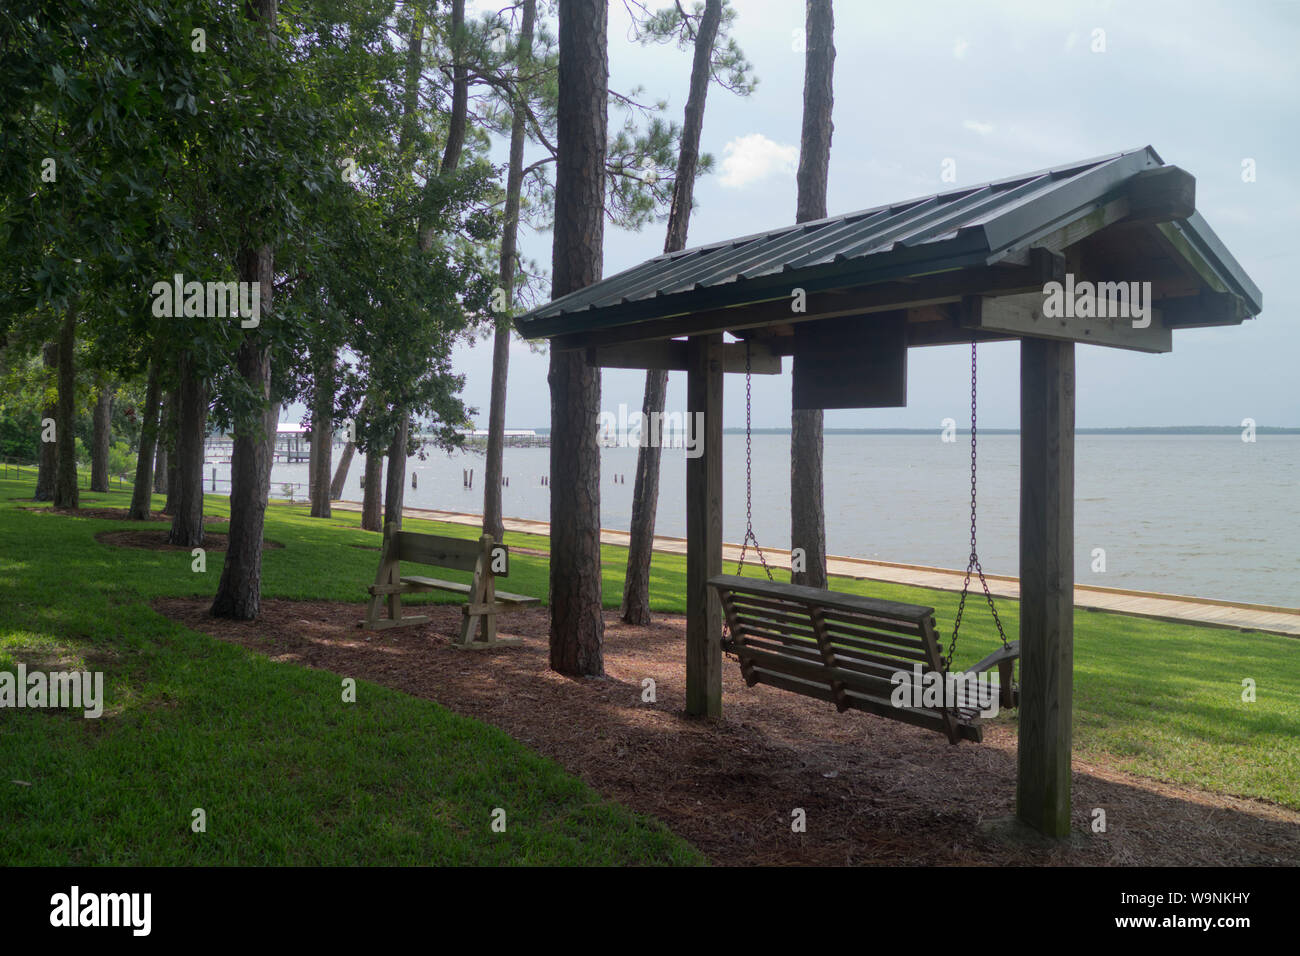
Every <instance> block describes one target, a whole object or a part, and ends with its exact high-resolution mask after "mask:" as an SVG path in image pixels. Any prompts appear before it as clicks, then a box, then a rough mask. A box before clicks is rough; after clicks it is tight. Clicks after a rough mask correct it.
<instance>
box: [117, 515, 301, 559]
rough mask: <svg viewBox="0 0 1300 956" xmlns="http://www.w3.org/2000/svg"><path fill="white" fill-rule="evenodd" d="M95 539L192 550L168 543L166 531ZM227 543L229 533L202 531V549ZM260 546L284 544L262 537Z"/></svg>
mask: <svg viewBox="0 0 1300 956" xmlns="http://www.w3.org/2000/svg"><path fill="white" fill-rule="evenodd" d="M204 520H205V521H206V520H207V519H204ZM95 540H96V541H98V542H99V543H100V544H111V545H113V546H114V547H117V548H139V549H141V550H143V551H192V550H194V549H193V547H192V546H190V545H188V544H184V545H182V544H170V543H168V541H167V532H165V531H101V532H100V533H99V534H97V535H95ZM229 543H230V537H229V535H224V534H218V533H217V532H215V531H205V532H203V544H202V548H203V550H204V551H225V550H226V547H227V545H228V544H229ZM262 547H263V548H268V549H270V550H272V551H274V550H277V549H279V548H283V547H284V545H283V544H281V543H280V542H279V541H270V540H266V539H263V541H262Z"/></svg>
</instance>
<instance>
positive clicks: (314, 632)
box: [154, 599, 1300, 865]
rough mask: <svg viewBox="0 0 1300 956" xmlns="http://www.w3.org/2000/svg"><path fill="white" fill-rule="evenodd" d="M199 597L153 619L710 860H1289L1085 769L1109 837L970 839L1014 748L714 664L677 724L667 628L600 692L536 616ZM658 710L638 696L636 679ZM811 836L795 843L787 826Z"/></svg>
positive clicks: (637, 633)
mask: <svg viewBox="0 0 1300 956" xmlns="http://www.w3.org/2000/svg"><path fill="white" fill-rule="evenodd" d="M209 604H210V601H208V600H206V599H167V600H160V601H157V602H155V604H154V607H155V608H156V609H157V610H158V611H159V612H160V613H162V614H165V615H167V616H168V617H171V618H173V619H175V620H177V621H180V622H181V623H184V624H185V625H187V626H188V627H191V628H193V629H195V630H198V631H202V632H204V633H207V634H210V635H212V636H214V637H217V638H220V639H222V640H226V641H231V642H233V643H237V644H240V645H243V646H244V647H247V648H250V649H252V650H255V651H257V652H259V653H262V654H268V655H270V656H271V657H272V658H274V659H276V660H282V661H290V662H293V663H297V664H304V665H307V666H309V667H316V668H322V669H326V670H330V671H333V672H335V673H337V674H340V675H343V676H350V677H359V678H364V679H366V680H370V681H374V682H375V683H378V684H383V685H386V686H388V687H392V688H395V689H397V690H401V691H404V692H406V693H409V694H413V695H415V696H419V697H425V698H428V699H430V700H435V701H437V702H439V703H440V704H443V705H444V706H446V707H448V708H450V709H451V710H453V711H456V712H457V713H460V714H464V715H466V716H469V717H473V718H476V719H479V720H482V721H485V722H487V723H490V724H494V725H496V726H497V727H500V728H501V729H503V730H504V731H506V732H507V733H508V734H510V735H511V736H512V737H514V738H515V739H517V740H519V741H521V742H522V743H524V744H526V745H528V746H529V747H532V748H533V749H534V750H537V751H539V752H540V753H543V754H545V755H547V756H548V757H551V758H552V759H554V760H556V761H557V762H559V763H560V764H562V765H563V766H564V767H565V768H566V769H567V770H568V771H569V772H571V773H573V774H575V775H577V776H579V777H581V778H582V779H583V780H585V781H586V782H587V783H588V784H590V785H591V786H592V787H594V788H595V789H596V790H598V791H599V792H601V793H603V794H605V795H606V796H608V797H610V798H611V799H614V800H617V801H618V802H619V803H622V804H624V805H625V806H628V807H630V808H632V809H634V810H636V811H638V812H641V813H645V814H649V815H652V816H655V817H658V818H659V819H661V820H663V821H664V822H665V823H666V824H667V825H668V826H669V827H671V828H672V829H673V830H674V831H676V832H677V833H679V834H680V835H682V836H683V837H685V838H686V839H688V840H690V841H691V842H692V843H694V844H695V845H696V846H698V847H699V848H700V849H701V850H702V851H704V852H705V853H706V854H708V856H709V857H710V858H711V859H713V860H714V861H715V862H717V863H720V864H868V863H916V864H1012V863H1037V864H1044V863H1046V864H1098V865H1107V864H1145V865H1205V864H1254V865H1260V864H1264V865H1268V864H1274V865H1276V864H1290V865H1295V864H1297V863H1300V814H1297V813H1293V812H1291V811H1288V810H1284V809H1281V808H1279V807H1276V806H1273V805H1271V804H1266V803H1262V802H1258V801H1251V800H1242V799H1236V798H1232V797H1223V796H1219V795H1216V794H1209V793H1204V792H1201V791H1197V790H1193V789H1190V788H1186V787H1176V786H1169V785H1164V784H1159V783H1155V782H1152V781H1149V780H1144V779H1142V778H1138V777H1134V776H1131V775H1128V774H1123V773H1118V772H1113V771H1108V770H1106V769H1104V768H1099V767H1093V766H1089V765H1087V764H1081V763H1079V762H1078V761H1076V764H1075V774H1074V808H1075V809H1074V816H1075V827H1076V829H1077V830H1079V831H1080V832H1081V833H1087V832H1088V824H1089V823H1090V821H1091V819H1092V816H1091V811H1092V809H1093V808H1096V807H1101V808H1104V809H1105V810H1106V815H1107V822H1108V832H1106V833H1104V834H1091V835H1089V836H1087V837H1081V838H1080V840H1079V841H1076V844H1077V845H1075V846H1061V847H1054V848H1051V849H1044V848H1037V847H1027V846H1024V845H1020V844H1015V843H1008V842H1006V841H1004V840H1001V839H994V838H992V837H989V836H986V835H983V834H982V833H981V829H980V825H981V823H982V822H984V821H989V820H992V819H995V818H1000V817H1007V816H1009V815H1010V814H1011V812H1012V809H1013V803H1014V798H1015V771H1016V752H1015V734H1014V731H1013V729H1011V728H1010V727H1009V726H1006V725H998V724H994V725H993V726H991V727H990V728H988V732H987V734H986V743H984V744H982V745H971V744H962V745H960V746H958V747H953V746H951V745H949V744H948V742H947V740H946V739H944V738H942V737H940V736H938V735H935V734H930V733H927V732H925V731H921V730H918V729H916V728H912V727H908V726H905V725H903V724H898V723H895V722H893V721H888V720H883V719H880V718H878V717H872V716H869V715H866V714H859V713H852V712H850V713H846V714H837V713H836V712H835V710H834V708H833V707H830V706H829V705H827V704H824V703H822V702H820V701H815V700H809V699H806V698H801V697H797V696H795V695H793V694H788V693H785V692H782V691H779V690H774V689H772V688H767V687H755V688H749V687H746V686H745V684H744V681H743V680H741V678H740V675H739V672H738V668H737V667H735V665H734V664H733V663H732V662H731V661H727V662H725V665H726V666H725V667H724V672H723V673H724V677H723V700H724V713H725V716H724V717H723V718H722V719H721V720H717V721H700V720H690V719H687V718H686V717H685V716H684V715H683V708H684V706H685V701H684V680H685V665H684V663H683V662H684V653H685V652H684V647H685V631H684V623H683V619H682V618H680V617H668V616H663V617H660V618H657V620H658V621H660V622H661V623H656V624H653V625H651V626H650V627H645V628H638V627H629V626H627V625H624V624H622V623H620V622H619V621H618V618H617V615H615V614H613V613H607V615H606V625H605V628H606V629H605V641H606V644H605V669H606V676H605V677H604V678H581V679H571V678H566V677H561V676H560V675H558V674H555V673H553V672H552V671H550V670H549V668H548V665H547V629H548V623H547V612H546V610H545V609H536V610H532V611H528V612H525V613H520V614H516V615H511V616H510V617H507V618H503V619H502V625H503V626H502V629H501V630H502V633H503V634H510V635H515V636H520V637H523V638H524V644H523V646H520V647H513V648H505V649H501V650H498V651H491V652H481V651H480V652H472V651H458V650H456V649H454V648H452V647H451V646H450V645H449V643H448V637H449V636H450V635H452V634H453V633H455V631H456V630H457V628H458V625H459V620H460V611H459V608H457V607H448V606H443V607H436V608H433V609H432V611H431V613H432V614H433V615H434V620H433V622H432V623H430V624H428V625H425V626H422V627H412V628H401V629H396V630H388V631H362V630H359V629H358V628H357V627H356V626H355V625H356V622H357V620H358V619H359V618H360V617H361V614H362V607H361V605H359V604H336V603H328V602H292V601H267V602H264V603H263V605H262V618H261V619H260V620H259V621H257V622H254V623H235V622H229V621H217V620H214V619H212V618H210V617H208V616H207V610H208V605H209ZM646 678H651V679H653V680H654V681H655V689H656V696H657V700H656V702H655V703H643V702H642V682H643V681H644V680H645V679H646ZM796 808H801V809H803V810H804V811H805V812H806V814H807V832H806V833H802V834H796V833H792V832H791V813H792V811H793V810H795V809H796Z"/></svg>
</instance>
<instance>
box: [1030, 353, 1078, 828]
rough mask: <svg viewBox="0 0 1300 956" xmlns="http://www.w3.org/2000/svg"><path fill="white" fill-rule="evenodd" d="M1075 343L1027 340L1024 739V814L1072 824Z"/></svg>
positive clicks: (1040, 823) (1049, 824) (1043, 824)
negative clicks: (1071, 739) (1071, 733)
mask: <svg viewBox="0 0 1300 956" xmlns="http://www.w3.org/2000/svg"><path fill="white" fill-rule="evenodd" d="M1073 681H1074V343H1072V342H1057V341H1049V340H1047V339H1033V338H1025V339H1021V341H1020V688H1021V689H1020V741H1019V779H1018V783H1017V787H1016V815H1017V816H1018V817H1019V818H1020V820H1021V821H1022V822H1023V823H1025V824H1027V825H1028V826H1030V827H1032V828H1033V829H1035V830H1038V831H1039V832H1040V833H1044V834H1046V835H1048V836H1052V837H1063V836H1067V835H1068V834H1069V832H1070V730H1071V710H1072V706H1073V697H1074V685H1073Z"/></svg>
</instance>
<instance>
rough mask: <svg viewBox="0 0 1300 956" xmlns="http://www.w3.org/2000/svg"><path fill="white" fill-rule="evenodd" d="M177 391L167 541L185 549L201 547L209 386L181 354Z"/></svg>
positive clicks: (184, 355)
mask: <svg viewBox="0 0 1300 956" xmlns="http://www.w3.org/2000/svg"><path fill="white" fill-rule="evenodd" d="M179 371H180V378H179V381H180V385H179V386H178V388H177V391H176V456H175V457H176V491H175V496H176V500H175V502H174V504H175V510H174V511H173V512H172V526H171V531H170V533H169V534H168V535H167V540H168V542H169V543H171V544H177V545H181V546H183V547H186V548H197V547H199V546H200V545H202V544H203V440H204V437H205V436H206V435H207V431H208V386H207V382H205V381H204V380H203V379H202V378H200V377H199V375H198V373H197V370H196V369H195V368H194V362H193V359H192V357H191V356H190V355H189V354H188V353H185V354H182V355H181V359H180V365H179Z"/></svg>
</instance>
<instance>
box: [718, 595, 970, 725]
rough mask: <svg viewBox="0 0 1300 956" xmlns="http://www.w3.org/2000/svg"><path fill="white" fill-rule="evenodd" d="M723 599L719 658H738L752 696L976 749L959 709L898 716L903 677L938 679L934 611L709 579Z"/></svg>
mask: <svg viewBox="0 0 1300 956" xmlns="http://www.w3.org/2000/svg"><path fill="white" fill-rule="evenodd" d="M709 584H710V585H712V586H713V587H714V588H715V589H716V590H717V592H718V595H719V597H720V598H721V600H722V608H723V613H724V614H725V615H726V620H727V629H728V631H729V632H730V634H731V637H730V640H729V643H728V647H727V650H729V651H730V652H731V653H733V654H735V655H736V656H737V657H738V658H739V659H740V668H741V673H742V675H743V676H744V678H745V682H746V683H748V684H749V685H750V686H751V687H752V686H753V685H755V684H759V683H762V684H769V685H771V686H773V687H780V688H782V689H784V690H788V691H792V692H794V693H797V694H803V695H804V696H807V697H815V698H817V699H819V700H826V701H830V702H831V703H833V704H835V706H836V708H838V709H839V710H840V711H845V710H848V709H854V710H863V711H867V712H868V713H873V714H878V715H880V716H882V717H889V718H892V719H894V720H901V721H904V722H906V723H910V724H915V725H918V726H922V727H927V728H930V729H933V730H938V731H941V732H943V733H945V734H947V735H948V737H949V739H950V740H952V741H953V742H954V743H955V742H956V741H957V740H959V739H966V740H976V741H978V740H981V739H982V738H983V733H982V731H981V730H980V728H979V725H978V722H976V721H973V720H971V719H970V717H971V715H970V714H969V713H966V712H964V711H962V710H958V709H943V708H934V707H931V708H927V707H910V706H908V707H897V706H895V705H894V702H893V700H892V697H893V693H894V690H895V687H896V686H897V682H896V679H895V675H896V674H898V672H900V671H903V672H905V673H907V674H909V675H911V676H912V677H913V679H915V676H916V675H917V674H918V673H919V674H920V675H921V676H922V677H924V675H926V674H928V673H937V674H939V675H942V674H943V672H944V666H943V656H942V653H941V651H940V648H939V639H938V635H937V633H936V630H935V623H934V608H932V607H925V606H922V605H917V604H902V603H899V602H897V601H881V600H878V599H875V598H868V597H862V596H860V595H856V594H843V593H840V592H837V591H825V590H820V589H818V588H809V587H802V586H800V585H795V584H779V583H776V582H772V581H762V580H756V579H752V578H741V577H736V576H734V575H726V574H723V575H718V576H716V577H714V578H711V579H710V580H709Z"/></svg>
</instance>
